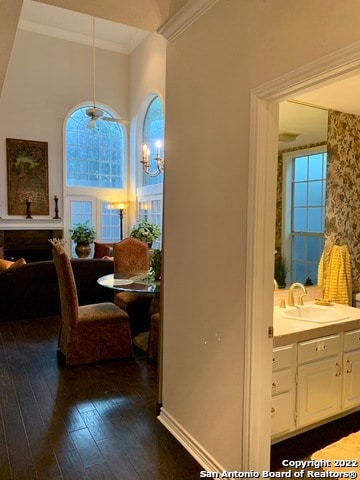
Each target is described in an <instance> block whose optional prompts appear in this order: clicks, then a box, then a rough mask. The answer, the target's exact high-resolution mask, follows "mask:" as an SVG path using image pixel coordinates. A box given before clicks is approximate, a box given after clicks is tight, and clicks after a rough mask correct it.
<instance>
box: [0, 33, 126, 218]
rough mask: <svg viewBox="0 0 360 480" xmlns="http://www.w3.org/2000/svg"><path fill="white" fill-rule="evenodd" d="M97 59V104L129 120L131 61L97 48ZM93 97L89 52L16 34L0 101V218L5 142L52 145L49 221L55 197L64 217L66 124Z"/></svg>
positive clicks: (45, 38)
mask: <svg viewBox="0 0 360 480" xmlns="http://www.w3.org/2000/svg"><path fill="white" fill-rule="evenodd" d="M96 59H97V101H99V102H103V103H105V104H106V105H109V106H110V107H112V108H113V109H114V110H115V112H116V113H117V114H118V115H120V116H121V117H122V118H128V115H129V95H128V92H129V66H128V65H129V57H128V56H127V55H122V54H119V53H115V52H110V51H105V50H102V49H97V52H96ZM92 96H93V95H92V49H91V47H89V46H84V45H80V44H76V43H73V42H68V41H63V40H59V39H55V38H52V37H48V36H43V35H39V34H35V33H30V32H27V31H23V30H18V32H17V36H16V41H15V44H14V48H13V51H12V54H11V58H10V63H9V68H8V71H7V74H6V79H5V83H4V88H3V91H2V95H1V97H0V111H1V115H2V121H1V122H0V138H1V142H0V216H2V217H3V218H6V217H8V215H7V189H6V144H5V138H18V139H25V140H39V141H46V142H48V144H49V145H48V148H49V197H50V215H49V218H52V217H53V215H54V212H53V208H54V205H53V200H52V199H53V197H54V195H55V194H56V195H58V196H59V199H60V202H59V206H60V216H63V206H62V203H63V165H62V162H63V122H64V119H65V116H66V114H67V113H68V112H69V110H70V109H71V108H73V107H74V106H75V105H77V104H79V103H82V102H85V101H89V100H92ZM24 225H27V226H28V223H27V224H26V223H24Z"/></svg>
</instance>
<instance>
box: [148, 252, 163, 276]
mask: <svg viewBox="0 0 360 480" xmlns="http://www.w3.org/2000/svg"><path fill="white" fill-rule="evenodd" d="M150 267H151V270H152V271H153V273H154V277H155V280H159V279H160V277H161V250H158V249H157V248H154V250H153V251H152V253H151V259H150Z"/></svg>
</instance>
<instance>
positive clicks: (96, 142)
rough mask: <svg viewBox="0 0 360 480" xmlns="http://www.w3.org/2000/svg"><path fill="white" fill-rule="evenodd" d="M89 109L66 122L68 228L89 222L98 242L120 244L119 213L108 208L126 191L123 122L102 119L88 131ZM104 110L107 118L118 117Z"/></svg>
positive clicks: (85, 107)
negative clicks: (87, 113) (121, 123)
mask: <svg viewBox="0 0 360 480" xmlns="http://www.w3.org/2000/svg"><path fill="white" fill-rule="evenodd" d="M88 108H92V107H91V105H86V106H84V105H83V106H81V107H79V108H75V109H74V111H72V113H71V114H70V115H69V117H68V118H67V120H66V121H65V128H64V141H65V144H64V152H65V165H66V171H65V182H66V186H65V192H66V207H65V208H66V210H67V212H68V215H67V222H68V225H67V227H68V228H69V229H70V228H73V226H74V225H75V224H76V223H78V222H85V221H89V223H90V224H91V225H92V226H94V228H95V230H96V234H97V235H96V240H97V241H118V240H119V214H118V212H117V211H116V210H110V209H108V205H109V203H111V202H112V201H113V200H114V199H119V198H120V199H121V198H122V197H121V195H122V194H123V193H122V191H123V190H124V189H125V183H126V182H125V178H124V176H125V174H124V172H125V146H126V140H125V131H124V128H123V127H122V126H121V125H120V124H119V123H116V122H112V121H105V120H103V119H102V118H101V117H100V118H98V119H97V120H96V123H95V126H94V128H88V125H89V121H90V118H89V116H88V115H86V110H87V109H88ZM100 108H101V110H103V112H104V113H103V117H112V118H114V115H113V114H112V113H111V112H109V111H108V110H107V109H105V108H103V107H102V106H101V107H100ZM73 247H74V245H72V248H73Z"/></svg>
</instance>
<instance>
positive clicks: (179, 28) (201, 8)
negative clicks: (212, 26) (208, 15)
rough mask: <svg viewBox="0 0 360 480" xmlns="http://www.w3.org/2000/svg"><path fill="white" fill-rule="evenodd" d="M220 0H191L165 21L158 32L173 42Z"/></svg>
mask: <svg viewBox="0 0 360 480" xmlns="http://www.w3.org/2000/svg"><path fill="white" fill-rule="evenodd" d="M218 1H219V0H193V1H191V0H190V1H189V2H188V3H186V4H185V5H184V6H183V7H182V8H181V9H180V10H179V11H178V12H176V13H175V15H173V16H172V17H170V18H169V19H168V20H167V21H166V22H165V23H163V24H162V25H161V26H160V27H159V28H158V29H157V33H159V34H160V35H162V36H163V37H165V38H166V39H167V40H169V41H171V42H172V41H173V40H175V38H177V37H178V36H179V35H181V34H182V33H183V32H184V31H185V30H187V29H188V28H189V27H190V25H192V24H193V23H194V22H195V21H196V20H197V19H198V18H200V17H201V16H202V15H204V13H205V12H207V11H208V10H209V9H210V8H211V7H212V6H213V5H215V3H217V2H218Z"/></svg>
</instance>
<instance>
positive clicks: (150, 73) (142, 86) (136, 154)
mask: <svg viewBox="0 0 360 480" xmlns="http://www.w3.org/2000/svg"><path fill="white" fill-rule="evenodd" d="M166 44H167V42H166V40H165V39H164V38H163V37H160V36H159V35H157V34H155V33H154V34H149V36H148V37H147V38H146V39H145V40H144V41H143V42H142V43H141V44H140V45H139V46H138V47H137V48H136V49H135V50H134V51H133V52H132V53H131V55H130V85H131V87H130V96H129V100H130V118H131V125H130V145H129V147H130V168H129V177H128V178H129V183H128V187H129V200H130V202H131V203H130V210H129V211H128V212H127V215H128V216H131V223H134V222H135V220H136V204H135V200H136V185H137V183H138V182H139V181H140V174H141V165H140V160H141V158H142V145H141V143H142V121H143V118H144V114H145V111H144V105H145V104H144V100H145V99H146V98H147V97H148V95H150V94H156V95H158V96H159V97H160V98H161V100H162V102H163V106H164V108H165V67H166ZM137 180H138V182H137Z"/></svg>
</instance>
